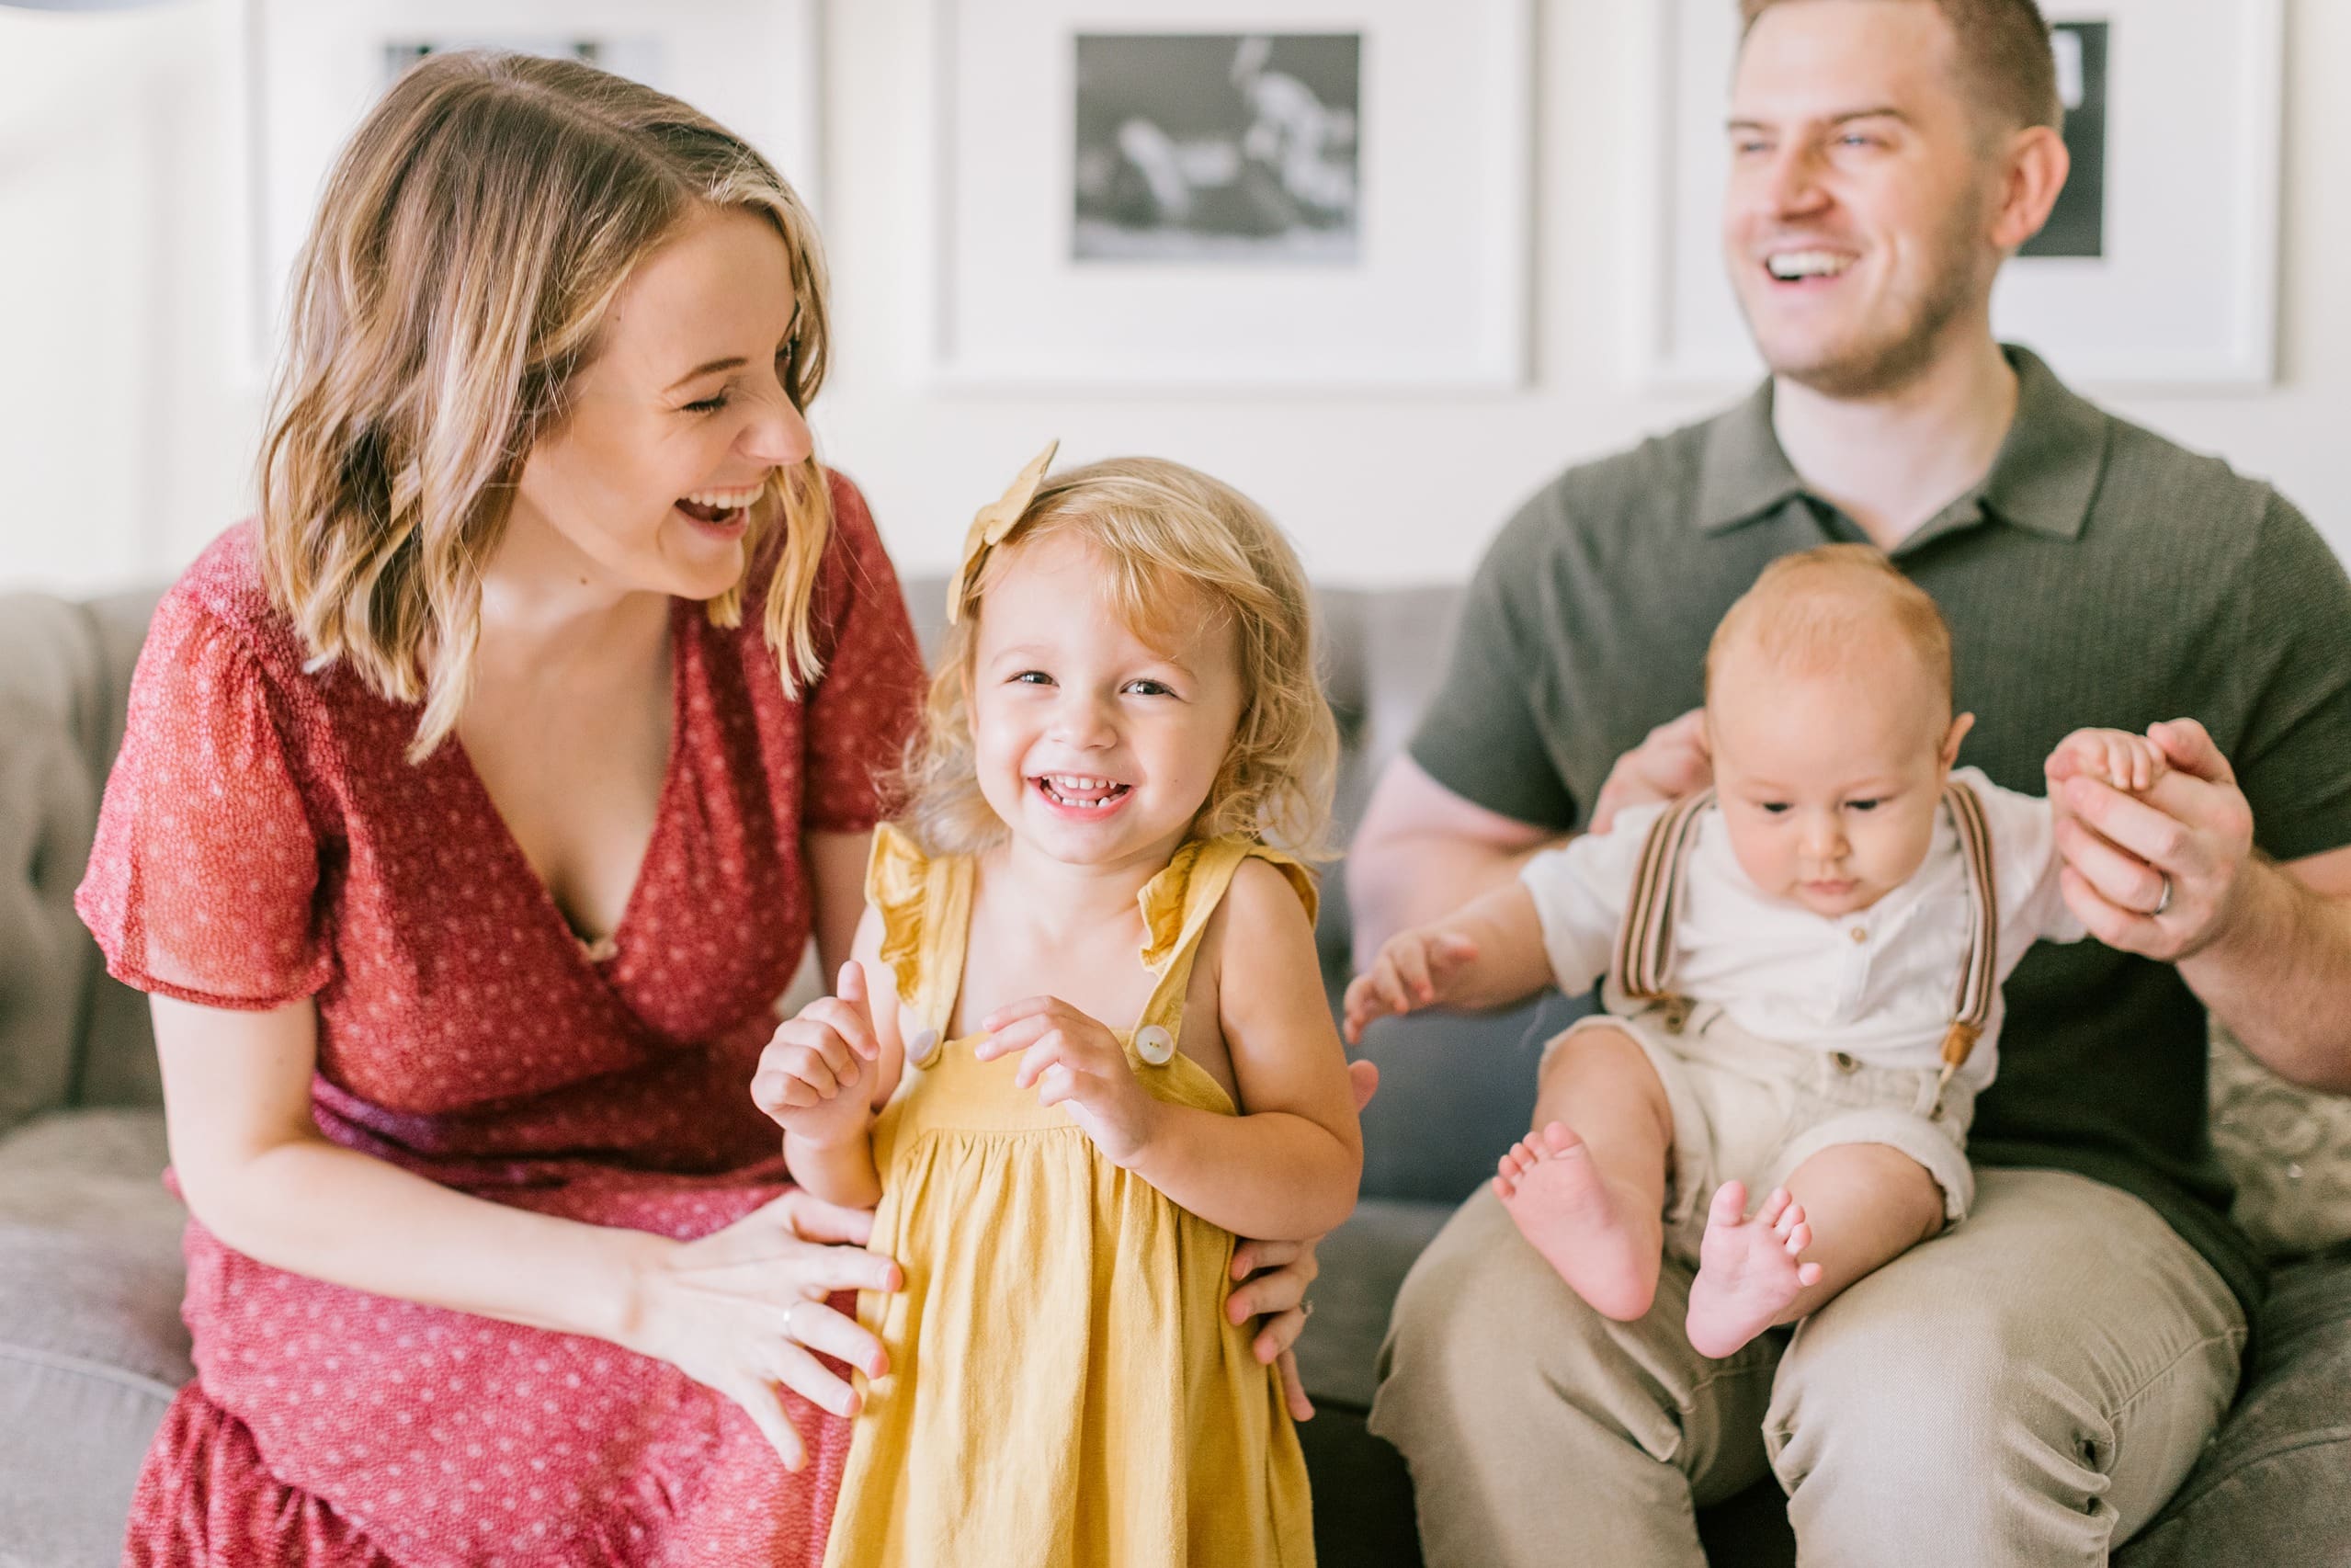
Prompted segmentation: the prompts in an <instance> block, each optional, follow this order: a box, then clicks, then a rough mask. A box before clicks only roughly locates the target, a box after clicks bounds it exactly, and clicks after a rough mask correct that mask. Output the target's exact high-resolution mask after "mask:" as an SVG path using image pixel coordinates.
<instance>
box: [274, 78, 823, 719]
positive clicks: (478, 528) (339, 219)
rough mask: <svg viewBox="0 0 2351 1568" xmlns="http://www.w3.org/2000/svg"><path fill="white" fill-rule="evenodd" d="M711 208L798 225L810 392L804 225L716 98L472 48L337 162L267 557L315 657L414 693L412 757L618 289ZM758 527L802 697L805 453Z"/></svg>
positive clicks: (303, 324) (771, 594) (281, 392)
mask: <svg viewBox="0 0 2351 1568" xmlns="http://www.w3.org/2000/svg"><path fill="white" fill-rule="evenodd" d="M708 207H721V208H734V209H739V210H744V211H749V212H754V213H756V214H758V215H759V216H760V217H762V218H764V219H766V220H767V222H770V223H772V224H773V225H775V228H776V232H777V233H779V234H780V235H782V236H783V240H784V245H785V248H786V250H787V252H788V253H789V256H790V267H791V279H790V281H791V288H792V292H793V295H794V297H795V302H796V303H797V305H798V307H799V315H798V327H797V336H796V341H795V344H794V346H793V349H792V356H791V361H790V367H789V371H788V373H787V377H786V390H787V391H788V392H789V393H790V394H791V398H792V401H793V403H795V404H796V405H797V406H799V407H801V408H805V407H807V406H808V403H809V400H810V399H811V398H812V397H814V396H815V395H816V389H817V387H818V386H819V384H820V383H822V381H823V378H824V363H825V352H826V347H827V344H826V319H825V272H824V259H823V252H822V251H821V250H820V249H819V248H818V244H817V238H816V226H815V224H814V223H813V222H811V220H810V218H809V214H808V210H807V209H806V208H805V207H804V206H802V205H801V199H800V198H799V197H798V196H797V195H795V194H794V193H793V191H792V189H791V187H789V185H787V184H785V183H784V180H783V178H782V176H779V175H778V174H777V173H776V171H775V169H774V168H773V167H772V166H770V165H768V163H767V160H766V159H765V158H763V157H761V156H760V155H759V154H758V153H756V152H755V151H754V150H753V149H752V147H751V146H750V144H749V143H747V142H744V140H743V139H742V138H741V137H739V136H737V135H735V134H734V133H733V132H732V131H728V130H727V129H726V128H725V127H723V126H721V125H720V124H718V123H717V122H716V121H714V120H712V119H710V118H709V117H708V116H707V115H704V114H701V113H699V112H698V111H697V110H695V109H693V108H689V107H687V105H685V104H682V103H680V102H678V101H677V100H676V98H673V97H668V96H666V95H665V94H663V93H658V92H655V91H654V90H653V88H651V87H646V86H641V85H638V84H637V83H634V82H630V81H628V80H626V79H624V78H622V77H619V76H614V75H609V74H606V73H604V72H602V71H598V70H596V69H595V68H594V67H592V66H587V65H583V64H580V63H578V62H575V61H569V60H542V59H537V58H534V57H532V56H528V55H518V54H505V53H496V52H489V51H464V52H459V53H453V54H446V55H437V56H435V57H433V58H431V59H428V60H426V61H425V62H422V63H420V64H418V65H416V66H415V67H414V68H413V69H411V70H410V71H409V72H408V73H407V74H405V75H403V76H402V77H401V79H400V80H399V81H398V82H397V83H396V84H394V85H393V86H392V90H391V91H390V92H388V93H386V94H385V95H384V97H383V100H382V101H381V102H380V103H379V104H378V105H377V106H376V108H374V110H373V111H372V112H371V113H369V116H368V118H367V119H366V120H365V121H364V122H363V123H362V124H361V125H360V127H359V129H358V131H357V132H356V133H354V135H353V136H352V138H351V141H350V143H349V145H347V146H346V147H345V148H344V150H343V153H342V154H341V156H340V157H339V158H338V159H337V160H336V162H335V169H334V173H333V174H332V175H331V176H330V177H329V178H328V180H327V185H326V192H325V196H324V199H323V200H322V201H321V203H320V205H319V211H318V218H317V221H316V222H315V223H314V224H313V225H312V229H311V233H310V239H309V242H308V243H307V244H305V245H304V246H303V247H302V254H301V259H300V260H299V261H298V262H297V264H296V266H295V270H294V278H293V292H292V303H291V317H290V321H289V323H288V341H287V347H286V357H285V359H284V362H283V364H282V365H281V366H280V368H279V370H278V378H277V382H276V386H275V388H274V392H273V397H272V405H271V410H270V416H269V428H268V433H267V437H265V439H264V440H263V443H262V449H261V473H260V482H261V483H260V488H261V567H262V578H263V581H264V582H265V583H266V584H267V587H268V591H269V596H270V599H271V601H272V602H273V603H274V604H276V605H277V606H278V608H279V609H281V610H282V611H283V612H284V613H285V614H286V615H287V616H288V617H289V618H290V619H291V620H292V621H293V623H294V626H295V629H296V630H297V631H298V632H299V633H300V634H301V639H302V641H303V642H304V643H305V644H306V646H307V649H308V652H309V653H311V654H312V656H313V657H314V658H315V659H317V660H318V661H319V662H320V663H322V664H325V663H344V664H347V665H350V667H351V668H352V669H353V670H354V671H355V672H357V673H358V676H360V677H361V678H362V679H363V680H365V681H366V682H367V684H368V685H369V687H372V688H373V689H374V690H376V691H377V692H379V693H380V694H381V695H382V696H384V697H386V698H389V699H392V700H394V701H400V702H421V703H422V704H423V705H424V710H423V712H422V714H421V715H420V717H419V719H418V722H417V726H416V733H415V739H414V740H413V742H412V743H411V745H410V747H409V755H410V757H411V759H412V760H415V759H421V758H422V757H424V756H427V755H429V754H430V753H431V752H432V751H433V749H434V748H435V747H436V746H437V745H438V744H440V742H441V741H442V740H444V739H445V738H447V737H448V735H449V732H450V731H451V730H452V729H454V728H455V727H456V724H457V720H458V714H459V712H460V710H461V709H462V708H463V706H464V702H465V698H466V695H467V692H468V690H469V688H470V687H471V678H472V668H473V654H474V646H475V642H476V639H477V636H478V634H479V631H480V628H481V610H482V577H483V570H484V568H485V566H486V565H487V563H488V562H489V560H490V557H491V555H492V554H493V552H494V551H495V550H496V548H497V545H498V540H499V539H500V538H501V536H502V535H503V534H504V532H505V525H506V517H507V513H508V510H509V508H510V507H511V506H512V504H513V499H514V489H515V483H516V481H517V478H518V476H519V475H520V473H521V470H522V465H523V460H525V459H526V458H527V457H528V455H529V453H530V450H531V448H532V447H533V445H535V444H536V443H537V442H538V441H539V439H540V438H542V437H545V436H547V435H549V434H551V432H553V431H554V430H555V429H557V428H558V427H560V426H561V425H562V421H563V419H564V417H565V415H566V413H567V411H568V406H569V400H570V396H571V393H572V390H573V387H574V383H575V381H577V379H578V377H579V374H580V372H581V371H582V370H583V369H585V368H586V367H587V366H588V364H589V363H590V362H591V361H592V360H593V359H594V358H595V357H596V351H597V347H598V345H599V335H600V328H601V327H602V324H603V323H604V319H605V313H606V311H607V309H608V307H609V306H610V304H611V303H612V300H613V297H614V296H615V295H617V294H618V293H619V291H620V289H621V286H622V285H623V284H624V283H626V282H627V281H628V279H629V278H630V274H631V273H632V272H633V271H634V269H635V268H636V267H637V265H638V264H639V263H640V262H642V261H643V260H644V259H645V257H646V256H649V255H651V254H652V253H653V251H654V250H656V249H657V248H659V247H660V246H661V245H662V244H664V243H665V242H666V241H667V240H669V239H670V238H671V237H672V236H673V235H674V234H675V233H676V232H677V230H678V228H679V227H680V226H681V225H682V224H683V223H684V222H686V221H687V219H688V218H690V217H691V216H693V214H694V213H695V212H697V211H698V210H702V209H705V208H708ZM751 527H752V533H751V537H750V540H749V541H748V544H747V547H746V555H747V556H750V557H753V558H756V557H757V556H758V555H759V553H760V542H761V540H763V539H765V538H767V537H771V536H772V533H773V531H774V530H775V529H776V528H781V529H782V530H783V533H784V540H783V544H782V548H781V550H780V551H778V552H776V553H777V556H778V560H777V565H776V568H775V575H774V577H773V579H772V581H771V582H770V584H769V587H768V594H767V617H766V622H765V630H766V632H767V643H768V646H769V647H771V648H773V649H775V650H776V651H777V653H778V662H779V664H780V665H781V667H782V675H783V681H784V688H785V690H787V691H791V690H794V689H796V688H797V687H798V684H799V682H801V681H805V680H813V679H814V678H815V677H816V676H817V675H818V673H819V670H818V660H817V656H816V649H815V643H814V642H813V640H812V636H811V633H810V630H809V606H810V600H811V595H812V589H813V587H814V585H815V581H816V568H817V563H818V562H819V561H820V560H821V559H822V557H823V553H824V545H825V540H826V539H827V537H828V536H829V534H830V533H831V530H832V507H831V501H830V492H829V490H828V488H827V486H826V483H825V479H824V474H823V471H822V470H821V469H820V468H818V466H817V464H816V460H815V459H814V458H813V457H811V458H810V459H808V460H806V461H804V462H801V463H798V464H795V465H793V466H792V467H791V468H789V469H788V470H784V471H780V472H778V475H777V477H776V478H774V479H773V480H771V481H770V482H769V484H768V494H767V496H766V497H764V498H763V499H762V500H761V501H760V503H759V504H758V505H757V506H755V507H754V508H753V512H752V519H751ZM743 588H744V585H742V584H739V583H738V584H737V585H735V587H734V588H733V589H731V590H729V591H728V592H727V593H725V594H723V595H721V597H718V598H716V599H713V600H711V601H710V607H709V613H710V619H712V620H713V621H715V622H717V623H718V624H719V625H721V626H732V625H734V624H736V623H737V622H738V621H739V620H740V619H742V614H743V601H744V591H743Z"/></svg>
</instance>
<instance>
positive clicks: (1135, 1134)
mask: <svg viewBox="0 0 2351 1568" xmlns="http://www.w3.org/2000/svg"><path fill="white" fill-rule="evenodd" d="M980 1027H981V1028H982V1029H985V1030H986V1031H987V1034H988V1038H987V1039H985V1040H982V1041H981V1042H980V1043H979V1044H978V1045H977V1046H975V1047H974V1048H973V1049H972V1051H971V1054H972V1055H974V1056H976V1057H978V1058H979V1059H980V1060H981V1061H982V1062H993V1061H994V1060H995V1059H996V1058H997V1057H999V1056H1009V1055H1011V1054H1012V1053H1013V1052H1014V1051H1020V1052H1022V1055H1021V1058H1020V1066H1019V1067H1018V1068H1017V1069H1016V1071H1015V1072H1014V1074H1013V1076H1012V1081H1013V1082H1014V1083H1015V1084H1016V1085H1018V1086H1019V1087H1021V1088H1024V1089H1026V1088H1031V1087H1033V1088H1035V1089H1036V1090H1037V1103H1038V1104H1039V1105H1040V1106H1052V1105H1061V1104H1062V1103H1063V1102H1065V1101H1066V1102H1067V1103H1068V1105H1069V1108H1070V1119H1071V1120H1073V1121H1074V1122H1076V1123H1077V1124H1078V1126H1080V1127H1081V1128H1083V1129H1085V1135H1086V1136H1087V1137H1088V1138H1091V1139H1093V1140H1094V1143H1095V1147H1096V1148H1098V1149H1100V1150H1101V1151H1102V1153H1104V1154H1105V1155H1106V1156H1107V1157H1108V1159H1109V1161H1110V1163H1111V1164H1112V1165H1118V1166H1119V1167H1121V1168H1125V1167H1127V1166H1130V1165H1133V1163H1134V1161H1135V1158H1136V1157H1137V1156H1138V1155H1139V1154H1141V1153H1142V1149H1143V1146H1144V1145H1145V1144H1146V1143H1148V1142H1151V1135H1152V1133H1153V1131H1155V1130H1156V1129H1157V1126H1158V1119H1159V1118H1158V1112H1159V1101H1158V1100H1156V1099H1154V1098H1153V1097H1152V1094H1151V1091H1150V1090H1148V1089H1146V1088H1144V1087H1143V1086H1142V1085H1141V1083H1139V1082H1137V1081H1136V1078H1135V1071H1134V1069H1133V1068H1132V1067H1130V1066H1129V1065H1127V1053H1126V1051H1125V1049H1124V1048H1123V1047H1121V1046H1120V1045H1119V1037H1118V1036H1117V1035H1114V1034H1112V1033H1111V1032H1110V1031H1109V1030H1108V1029H1107V1028H1104V1027H1103V1026H1102V1025H1101V1024H1099V1023H1097V1022H1096V1021H1095V1020H1094V1019H1092V1018H1090V1017H1086V1015H1085V1014H1084V1013H1081V1012H1079V1011H1078V1010H1077V1009H1076V1008H1075V1007H1073V1006H1070V1005H1069V1004H1068V1003H1066V1002H1064V1001H1062V999H1061V998H1060V997H1058V996H1031V997H1029V998H1028V1000H1027V1001H1025V1002H1015V1003H1013V1004H1012V1005H1011V1006H1008V1007H998V1008H997V1009H996V1010H995V1011H994V1012H993V1013H990V1014H989V1015H988V1016H987V1017H984V1018H982V1019H981V1020H980Z"/></svg>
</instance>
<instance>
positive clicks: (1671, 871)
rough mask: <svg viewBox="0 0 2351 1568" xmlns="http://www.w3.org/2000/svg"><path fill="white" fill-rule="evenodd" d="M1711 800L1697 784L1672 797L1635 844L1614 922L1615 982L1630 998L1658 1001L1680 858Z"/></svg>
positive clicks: (1663, 994) (1669, 955)
mask: <svg viewBox="0 0 2351 1568" xmlns="http://www.w3.org/2000/svg"><path fill="white" fill-rule="evenodd" d="M1713 803H1714V791H1713V790H1699V791H1698V793H1697V794H1695V795H1691V796H1687V797H1686V798H1685V799H1683V800H1680V801H1675V803H1674V804H1673V805H1672V806H1671V807H1669V808H1667V810H1666V812H1665V813H1664V815H1663V816H1660V817H1659V818H1658V819H1657V820H1656V821H1655V822H1653V823H1652V824H1650V826H1649V836H1648V838H1647V839H1646V840H1644V841H1643V842H1642V844H1641V864H1640V866H1639V868H1638V869H1636V870H1635V871H1634V873H1633V879H1632V893H1631V896H1630V899H1628V900H1627V902H1626V903H1625V913H1624V918H1623V920H1622V921H1620V922H1618V926H1617V986H1618V989H1619V990H1620V991H1622V992H1623V993H1624V994H1625V995H1626V997H1627V998H1628V999H1630V1000H1631V1001H1635V1002H1662V1001H1664V1000H1665V999H1667V998H1668V997H1670V996H1671V995H1672V994H1673V993H1672V992H1670V991H1668V990H1667V989H1666V982H1667V979H1668V974H1667V971H1668V970H1669V969H1670V968H1671V967H1672V963H1673V957H1674V913H1675V903H1676V902H1677V899H1676V896H1675V894H1676V892H1677V890H1678V887H1679V884H1680V881H1681V875H1682V861H1683V860H1684V859H1685V858H1687V852H1688V850H1689V846H1690V839H1691V837H1692V836H1693V835H1695V834H1696V833H1697V831H1698V817H1699V815H1700V814H1701V813H1703V812H1705V810H1706V808H1707V807H1709V806H1710V805H1712V804H1713Z"/></svg>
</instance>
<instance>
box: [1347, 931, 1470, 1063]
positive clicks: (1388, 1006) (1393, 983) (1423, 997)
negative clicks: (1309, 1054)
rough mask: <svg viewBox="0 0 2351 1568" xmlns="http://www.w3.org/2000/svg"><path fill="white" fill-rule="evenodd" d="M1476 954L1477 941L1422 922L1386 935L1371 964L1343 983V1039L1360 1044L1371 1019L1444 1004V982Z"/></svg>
mask: <svg viewBox="0 0 2351 1568" xmlns="http://www.w3.org/2000/svg"><path fill="white" fill-rule="evenodd" d="M1477 956H1478V946H1477V944H1476V943H1475V942H1472V941H1471V940H1470V938H1469V937H1464V936H1462V935H1461V934H1460V933H1459V932H1458V931H1447V930H1444V929H1441V928H1439V927H1436V926H1421V927H1418V928H1416V929H1414V930H1411V931H1400V932H1398V933H1397V934H1396V935H1395V936H1393V937H1389V938H1388V942H1387V945H1386V946H1385V947H1382V948H1381V949H1380V956H1379V957H1378V958H1377V959H1374V960H1372V963H1371V967H1370V968H1369V969H1368V970H1366V971H1363V972H1362V973H1361V974H1358V975H1357V976H1356V977H1355V979H1354V980H1353V981H1351V982H1349V983H1348V984H1347V994H1346V1007H1345V1011H1346V1037H1347V1043H1348V1044H1349V1045H1355V1044H1357V1043H1359V1042H1360V1041H1361V1040H1362V1039H1363V1031H1364V1028H1365V1026H1367V1025H1368V1024H1369V1023H1370V1022H1371V1021H1372V1020H1373V1019H1374V1018H1384V1017H1389V1016H1390V1015H1391V1014H1394V1015H1402V1014H1404V1013H1409V1012H1411V1011H1412V1010H1413V1009H1414V1008H1415V1007H1433V1006H1437V1005H1438V1004H1440V1003H1442V1002H1443V1001H1444V1000H1445V996H1446V982H1447V981H1448V980H1450V979H1451V978H1452V977H1453V976H1454V975H1455V974H1456V973H1458V972H1459V970H1460V968H1461V966H1462V965H1463V964H1466V963H1471V962H1474V961H1475V960H1476V959H1477Z"/></svg>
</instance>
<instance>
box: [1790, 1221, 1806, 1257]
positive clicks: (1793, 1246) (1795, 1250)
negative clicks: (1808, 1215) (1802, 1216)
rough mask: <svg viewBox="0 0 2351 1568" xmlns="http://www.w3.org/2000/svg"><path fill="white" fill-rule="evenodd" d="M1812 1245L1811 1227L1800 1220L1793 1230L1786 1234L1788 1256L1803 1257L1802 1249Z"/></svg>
mask: <svg viewBox="0 0 2351 1568" xmlns="http://www.w3.org/2000/svg"><path fill="white" fill-rule="evenodd" d="M1811 1245H1812V1226H1810V1225H1807V1224H1805V1223H1804V1222H1803V1221H1797V1223H1796V1226H1795V1228H1794V1229H1793V1230H1791V1231H1789V1233H1788V1256H1790V1257H1801V1256H1803V1255H1804V1249H1805V1248H1806V1247H1808V1246H1811Z"/></svg>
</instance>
